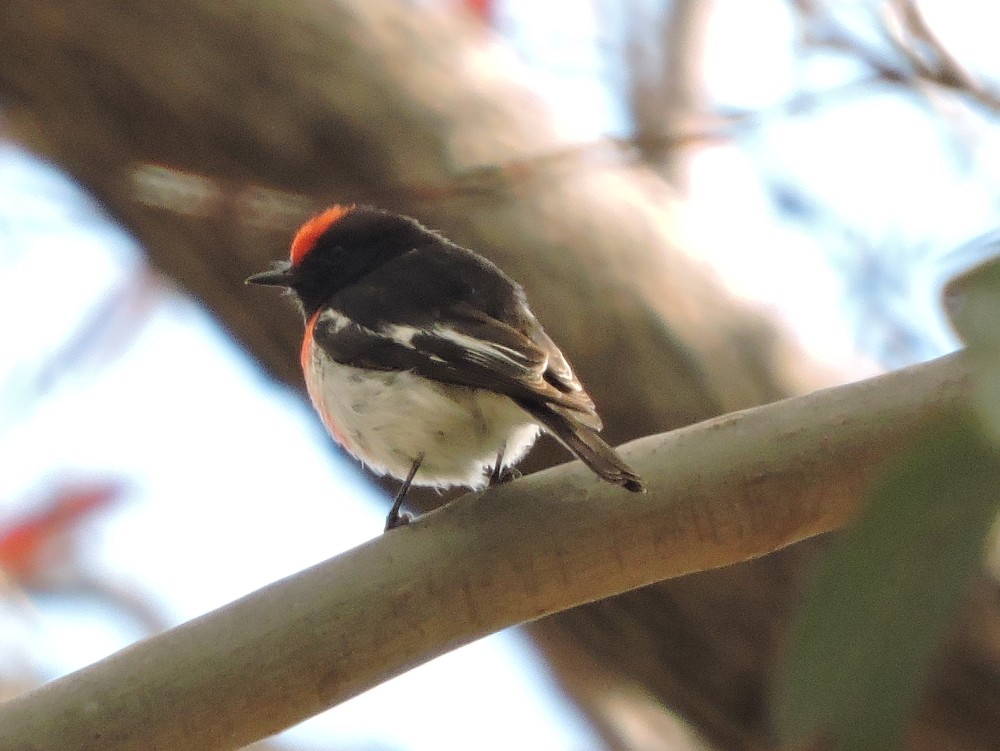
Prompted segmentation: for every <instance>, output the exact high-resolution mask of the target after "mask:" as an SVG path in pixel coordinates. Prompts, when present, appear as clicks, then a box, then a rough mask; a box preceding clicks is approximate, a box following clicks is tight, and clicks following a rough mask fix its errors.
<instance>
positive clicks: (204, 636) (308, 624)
mask: <svg viewBox="0 0 1000 751" xmlns="http://www.w3.org/2000/svg"><path fill="white" fill-rule="evenodd" d="M967 390H968V372H967V368H966V365H965V362H964V358H963V357H962V356H961V355H956V356H951V357H948V358H944V359H941V360H938V361H935V362H932V363H929V364H925V365H921V366H917V367H914V368H909V369H907V370H904V371H899V372H896V373H892V374H889V375H886V376H882V377H880V378H877V379H873V380H870V381H866V382H861V383H858V384H852V385H849V386H843V387H839V388H835V389H829V390H826V391H821V392H817V393H814V394H811V395H808V396H804V397H799V398H796V399H791V400H786V401H783V402H779V403H776V404H772V405H769V406H765V407H759V408H754V409H751V410H747V411H744V412H739V413H734V414H731V415H726V416H724V417H721V418H717V419H715V420H712V421H709V422H706V423H701V424H698V425H695V426H692V427H689V428H684V429H681V430H678V431H675V432H672V433H669V434H664V435H659V436H652V437H648V438H644V439H641V440H638V441H634V442H632V443H631V444H629V445H628V446H627V447H626V448H625V450H624V453H625V456H626V458H627V459H628V460H629V462H631V463H632V464H633V465H634V466H636V467H637V468H638V469H639V471H640V472H641V473H642V474H643V475H644V476H645V477H646V479H647V482H648V484H649V487H650V491H649V493H648V494H646V495H633V494H629V493H626V492H624V491H622V490H620V489H618V488H615V487H612V486H609V485H606V484H603V483H599V482H597V481H596V480H595V479H594V477H593V476H592V475H591V474H590V473H589V472H588V471H587V470H586V469H585V468H583V467H582V465H580V464H578V463H574V464H569V465H563V466H560V467H557V468H554V469H550V470H546V471H543V472H541V473H538V474H535V475H531V476H529V477H526V478H524V479H523V480H521V481H518V482H515V483H511V484H508V485H504V486H500V487H497V488H494V489H492V490H490V491H488V492H486V493H484V494H478V495H468V496H464V497H462V498H460V499H458V500H456V501H455V502H453V503H452V504H450V505H449V506H447V507H445V508H443V509H441V510H439V511H436V512H433V513H431V514H429V515H427V516H426V517H425V518H422V519H421V520H419V521H418V522H416V523H414V524H413V525H411V526H410V527H404V528H402V529H400V530H396V531H394V532H392V533H390V534H387V535H384V536H381V537H378V538H375V539H373V540H371V541H370V542H368V543H366V544H364V545H361V546H360V547H357V548H355V549H353V550H351V551H349V552H347V553H345V554H343V555H341V556H338V557H336V558H333V559H331V560H329V561H327V562H325V563H322V564H319V565H317V566H315V567H313V568H311V569H308V570H306V571H303V572H301V573H299V574H296V575H294V576H291V577H288V578H287V579H284V580H282V581H279V582H277V583H275V584H272V585H270V586H268V587H266V588H264V589H261V590H259V591H257V592H254V593H253V594H251V595H248V596H247V597H244V598H242V599H241V600H238V601H236V602H234V603H232V604H230V605H227V606H225V607H223V608H221V609H219V610H216V611H214V612H212V613H209V614H208V615H205V616H203V617H201V618H198V619H196V620H194V621H191V622H190V623H187V624H184V625H182V626H179V627H177V628H175V629H173V630H171V631H168V632H166V633H164V634H161V635H159V636H156V637H153V638H151V639H148V640H146V641H144V642H141V643H139V644H136V645H134V646H132V647H129V648H128V649H126V650H124V651H122V652H120V653H118V654H116V655H113V656H112V657H110V658H108V659H106V660H104V661H102V662H100V663H97V664H95V665H92V666H90V667H88V668H85V669H83V670H81V671H78V672H76V673H74V674H71V675H69V676H67V677H65V678H62V679H59V680H57V681H54V682H53V683H51V684H49V685H47V686H44V687H42V688H40V689H38V690H36V691H34V692H31V693H29V694H27V695H24V696H22V697H20V698H17V699H14V700H12V701H10V702H8V703H6V704H4V705H0V747H2V748H11V749H60V751H77V750H78V749H79V751H83V750H84V749H88V748H93V747H94V744H99V747H100V748H101V749H102V751H124V750H125V749H130V750H133V749H134V750H135V751H139V750H140V749H142V750H145V749H150V748H155V749H158V751H171V750H173V749H176V750H177V751H181V750H182V749H183V750H185V751H186V750H187V749H191V748H197V749H200V750H201V751H213V750H215V749H236V748H240V747H242V746H244V745H246V744H247V743H250V742H251V741H254V740H257V739H260V738H262V737H265V736H267V735H270V734H272V733H275V732H277V731H279V730H281V729H283V728H286V727H288V726H290V725H292V724H294V723H297V722H299V721H301V720H303V719H305V718H307V717H309V716H311V715H313V714H316V713H318V712H320V711H322V710H324V709H326V708H328V707H330V706H332V705H334V704H337V703H338V702H341V701H343V700H345V699H347V698H349V697H351V696H354V695H356V694H358V693H360V692H361V691H364V690H365V689H367V688H370V687H371V686H373V685H376V684H377V683H379V682H381V681H384V680H386V679H388V678H390V677H392V676H394V675H397V674H399V673H400V672H402V671H405V670H407V669H409V668H411V667H414V666H415V665H418V664H420V663H422V662H424V661H426V660H428V659H430V658H432V657H434V656H436V655H439V654H441V653H443V652H445V651H448V650H450V649H453V648H455V647H457V646H459V645H461V644H465V643H468V642H470V641H472V640H474V639H477V638H479V637H482V636H484V635H486V634H489V633H492V632H494V631H497V630H499V629H502V628H505V627H508V626H512V625H515V624H518V623H522V622H525V621H529V620H533V619H536V618H539V617H541V616H544V615H547V614H550V613H554V612H557V611H559V610H563V609H566V608H570V607H573V606H575V605H579V604H581V603H585V602H590V601H592V600H595V599H598V598H602V597H607V596H609V595H613V594H616V593H619V592H623V591H626V590H629V589H632V588H634V587H639V586H642V585H645V584H650V583H652V582H656V581H660V580H662V579H666V578H670V577H677V576H681V575H683V574H687V573H690V572H693V571H701V570H705V569H709V568H714V567H718V566H725V565H728V564H731V563H736V562H739V561H743V560H746V559H748V558H752V557H755V556H760V555H763V554H765V553H769V552H771V551H773V550H776V549H778V548H781V547H784V546H786V545H789V544H791V543H794V542H796V541H799V540H802V539H804V538H807V537H810V536H813V535H817V534H820V533H823V532H827V531H829V530H832V529H837V528H838V527H840V526H842V525H843V524H844V523H846V522H847V521H848V520H849V519H850V518H851V517H852V516H853V515H854V514H855V513H856V511H857V508H858V498H859V496H860V494H861V491H862V489H863V487H864V486H865V484H866V483H867V482H868V481H869V480H870V479H871V478H872V477H873V474H874V473H875V472H876V471H877V470H878V467H879V465H880V463H881V462H882V460H883V458H885V457H886V456H887V455H889V454H891V453H892V452H893V451H895V450H897V449H898V448H899V447H900V446H903V445H905V443H906V441H907V439H908V438H909V437H910V436H911V435H912V433H913V431H914V430H916V429H918V428H919V427H920V425H921V424H923V423H924V422H925V421H927V420H928V419H931V418H933V417H935V416H939V415H941V414H942V413H945V412H947V411H949V410H954V409H956V408H958V407H959V406H960V405H961V404H962V403H963V402H964V399H965V395H966V392H967ZM747 447H753V450H752V451H748V450H747Z"/></svg>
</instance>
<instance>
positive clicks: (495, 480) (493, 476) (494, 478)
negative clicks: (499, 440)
mask: <svg viewBox="0 0 1000 751" xmlns="http://www.w3.org/2000/svg"><path fill="white" fill-rule="evenodd" d="M506 450H507V444H504V446H503V448H501V449H500V453H499V454H497V463H496V464H494V465H493V471H492V472H490V484H489V487H493V486H494V485H499V484H500V483H502V482H503V452H504V451H506Z"/></svg>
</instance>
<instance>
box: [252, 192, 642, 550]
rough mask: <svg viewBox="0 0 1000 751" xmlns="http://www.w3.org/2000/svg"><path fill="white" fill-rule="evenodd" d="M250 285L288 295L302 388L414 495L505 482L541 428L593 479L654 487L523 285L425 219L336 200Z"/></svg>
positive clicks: (395, 517) (349, 445) (390, 520)
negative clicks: (608, 425) (614, 435)
mask: <svg viewBox="0 0 1000 751" xmlns="http://www.w3.org/2000/svg"><path fill="white" fill-rule="evenodd" d="M246 283H247V284H258V285H268V286H274V287H280V288H283V289H284V290H286V291H287V292H288V293H290V295H291V297H292V298H293V300H294V301H295V302H296V303H297V307H298V308H299V310H300V312H301V313H302V316H303V319H304V321H305V332H304V336H303V340H302V348H301V353H300V360H301V365H302V371H303V376H304V379H305V384H306V390H307V391H308V394H309V397H310V400H311V401H312V404H313V406H314V407H315V408H316V411H317V412H318V413H319V416H320V418H321V419H322V421H323V423H324V425H325V426H326V428H327V430H328V432H329V433H330V435H331V436H332V437H333V439H334V440H335V441H336V442H337V443H338V444H340V446H341V447H342V448H343V449H345V450H346V451H347V452H348V453H349V454H351V455H352V456H353V457H354V458H355V459H357V460H359V461H360V462H361V463H363V464H364V465H365V466H367V467H368V468H369V469H371V470H372V471H373V472H375V473H377V474H379V475H388V476H390V477H393V478H395V479H397V480H401V481H402V484H401V485H400V488H399V491H398V492H397V493H396V496H395V498H394V500H393V504H392V508H391V509H390V511H389V514H388V515H387V517H386V524H385V529H386V531H388V530H391V529H393V528H395V527H399V526H402V525H405V524H408V523H409V522H410V521H411V517H410V516H409V515H408V514H406V513H401V509H402V507H403V503H404V501H405V499H406V495H407V492H408V491H409V489H410V487H411V485H417V486H430V487H434V488H438V489H443V488H449V487H466V488H470V489H473V490H476V489H481V488H483V487H485V486H486V485H487V484H492V483H496V482H500V481H503V480H504V479H506V478H507V477H508V476H509V475H510V474H512V473H515V472H516V470H514V469H513V467H514V465H515V464H517V463H518V462H519V461H520V460H521V459H522V458H523V457H524V456H525V454H526V453H527V452H528V450H529V449H530V448H531V446H532V445H533V444H534V443H535V440H536V439H537V438H538V436H539V435H540V433H542V432H545V433H548V434H550V435H552V436H554V437H555V438H556V439H557V440H558V441H559V442H561V443H562V444H563V446H565V447H566V448H567V449H568V450H569V451H570V453H572V454H573V455H574V456H575V457H576V458H578V459H580V460H581V461H582V462H583V463H584V464H585V465H586V466H587V467H589V468H590V469H591V470H592V471H593V472H594V473H595V474H596V475H597V476H598V477H600V478H601V479H602V480H605V481H607V482H609V483H613V484H615V485H619V486H622V487H623V488H625V489H627V490H630V491H632V492H644V491H645V489H646V487H645V483H644V482H643V480H642V478H641V477H640V476H639V474H638V473H637V472H636V471H635V470H634V469H632V467H630V466H629V465H628V464H627V463H626V462H625V461H624V460H623V459H622V458H621V457H620V456H619V455H618V453H617V452H616V451H615V450H614V449H613V448H612V447H611V446H609V445H608V444H607V443H606V442H605V441H604V440H603V439H602V438H601V437H600V436H599V435H598V431H600V430H601V428H602V423H601V418H600V417H599V416H598V414H597V409H596V408H595V406H594V402H593V400H592V399H591V397H590V396H589V395H588V394H587V392H586V390H585V389H584V387H583V385H582V384H581V383H580V380H579V379H578V378H577V377H576V375H575V374H574V372H573V369H572V368H571V367H570V364H569V362H568V361H567V359H566V357H565V356H564V355H563V353H562V352H561V351H560V349H559V348H558V347H557V346H556V344H555V343H554V342H553V341H552V339H550V338H549V336H548V335H547V334H546V333H545V331H544V330H543V328H542V326H541V324H540V323H539V322H538V319H537V318H536V317H535V315H534V314H533V313H532V312H531V309H530V308H529V307H528V302H527V298H526V295H525V292H524V289H523V287H522V286H521V285H520V284H518V283H517V282H515V281H514V280H513V279H511V278H510V277H509V276H508V275H507V274H505V273H504V272H503V271H502V270H500V268H498V267H497V266H496V265H495V264H493V263H492V262H491V261H489V260H487V259H486V258H485V257H483V256H481V255H479V254H478V253H476V252H474V251H472V250H468V249H467V248H464V247H461V246H459V245H457V244H455V243H453V242H451V241H449V240H447V239H446V238H445V237H443V236H442V235H441V234H439V233H438V232H435V231H432V230H430V229H428V228H426V227H424V226H423V225H421V224H420V223H419V222H418V221H417V220H415V219H412V218H410V217H407V216H401V215H398V214H394V213H391V212H389V211H386V210H383V209H378V208H375V207H372V206H366V205H361V204H335V205H333V206H331V207H329V208H327V209H326V210H324V211H322V212H321V213H319V214H317V215H316V216H313V217H312V218H311V219H309V220H308V221H306V222H305V224H303V225H302V226H301V228H300V229H299V230H298V232H297V233H296V234H295V236H294V239H293V240H292V244H291V252H290V255H289V260H288V261H287V262H285V261H279V262H276V263H275V264H273V267H272V269H270V270H268V271H264V272H262V273H259V274H254V275H253V276H251V277H249V278H248V279H247V280H246Z"/></svg>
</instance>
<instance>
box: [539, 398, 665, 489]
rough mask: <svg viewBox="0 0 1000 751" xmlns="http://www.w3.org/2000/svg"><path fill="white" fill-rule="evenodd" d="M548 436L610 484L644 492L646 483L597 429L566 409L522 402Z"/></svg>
mask: <svg viewBox="0 0 1000 751" xmlns="http://www.w3.org/2000/svg"><path fill="white" fill-rule="evenodd" d="M524 406H525V409H527V410H528V412H530V413H531V414H532V416H533V417H535V419H537V420H538V421H539V422H540V423H542V425H544V426H545V427H546V428H547V429H548V431H549V432H550V433H552V435H554V436H555V437H556V438H558V439H559V442H560V443H562V444H563V445H564V446H565V447H566V448H568V449H569V450H570V451H571V452H572V453H573V455H574V456H575V457H576V458H577V459H579V460H580V461H582V462H583V463H584V464H586V465H587V466H588V467H590V469H591V470H592V471H593V472H594V474H596V475H597V476H598V477H600V478H601V479H602V480H606V481H607V482H610V483H612V484H614V485H621V486H622V487H623V488H625V489H626V490H631V491H632V492H633V493H645V492H646V483H644V482H643V480H642V478H641V477H639V474H638V473H637V472H636V471H635V470H634V469H632V468H631V467H630V466H629V465H628V464H626V463H625V460H624V459H622V458H621V457H620V456H618V453H617V452H616V451H615V450H614V449H613V448H611V446H609V445H608V444H607V443H605V442H604V439H603V438H601V437H600V436H599V435H598V434H597V431H596V430H594V429H593V428H589V427H587V426H586V425H583V424H582V423H581V422H579V421H578V420H576V419H574V418H573V416H572V413H569V412H568V410H567V411H566V412H565V413H564V411H563V410H562V409H560V408H559V407H555V406H552V405H544V406H543V405H530V406H528V405H524Z"/></svg>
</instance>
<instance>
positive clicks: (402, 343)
mask: <svg viewBox="0 0 1000 751" xmlns="http://www.w3.org/2000/svg"><path fill="white" fill-rule="evenodd" d="M522 312H523V314H524V316H525V318H526V320H528V321H530V322H531V323H533V326H530V327H527V328H530V329H532V330H529V331H525V330H522V329H521V328H519V327H515V326H513V325H511V324H510V323H507V322H505V321H501V320H498V319H496V318H493V317H491V316H490V315H489V314H487V313H484V312H483V311H481V310H479V309H477V308H474V307H472V306H470V305H469V304H467V303H456V304H453V305H452V306H450V307H449V308H447V309H445V310H443V311H441V312H440V315H438V316H437V320H436V321H434V322H421V323H420V324H419V325H414V324H413V323H403V322H400V321H391V320H385V319H384V318H383V317H381V316H379V317H374V316H371V317H369V316H366V315H364V313H362V312H360V311H357V310H355V311H352V313H353V315H351V314H349V313H348V312H347V311H345V310H338V309H335V308H327V309H325V310H324V311H323V312H321V313H319V315H318V317H317V319H316V322H315V324H314V325H313V337H314V341H315V343H316V346H319V347H321V348H322V349H323V351H324V352H325V353H326V354H327V355H328V356H329V357H330V358H332V359H333V360H334V361H336V362H339V363H343V364H345V365H353V366H355V367H360V368H371V369H374V370H400V371H402V370H409V371H412V372H414V373H417V374H418V375H422V376H424V377H426V378H430V379H433V380H437V381H442V382H444V383H453V384H457V385H462V386H472V387H476V388H481V389H486V390H488V391H493V392H496V393H498V394H505V395H507V396H509V397H511V398H512V399H514V400H515V401H517V402H519V403H527V404H534V405H537V406H540V407H541V406H544V405H547V404H555V405H559V406H560V407H562V408H564V409H567V410H569V411H570V412H572V413H573V415H574V417H575V418H576V419H577V420H579V421H580V422H582V423H583V424H584V425H587V426H588V427H591V428H593V429H595V430H600V429H601V420H600V418H599V417H598V416H597V412H596V410H595V408H594V403H593V401H592V400H591V399H590V397H589V396H588V395H587V393H586V392H585V391H584V390H583V386H582V385H581V384H580V382H579V381H578V380H577V379H576V377H575V376H574V375H573V371H572V370H571V369H570V366H569V364H568V363H567V362H566V358H565V357H563V354H562V352H560V351H559V349H558V347H556V346H555V344H553V342H552V340H551V339H549V337H548V336H547V335H546V334H545V332H544V331H543V330H542V328H541V326H540V325H539V324H538V322H537V321H536V320H535V319H534V317H533V316H532V315H531V313H530V311H528V310H527V308H525V309H524V311H522Z"/></svg>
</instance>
